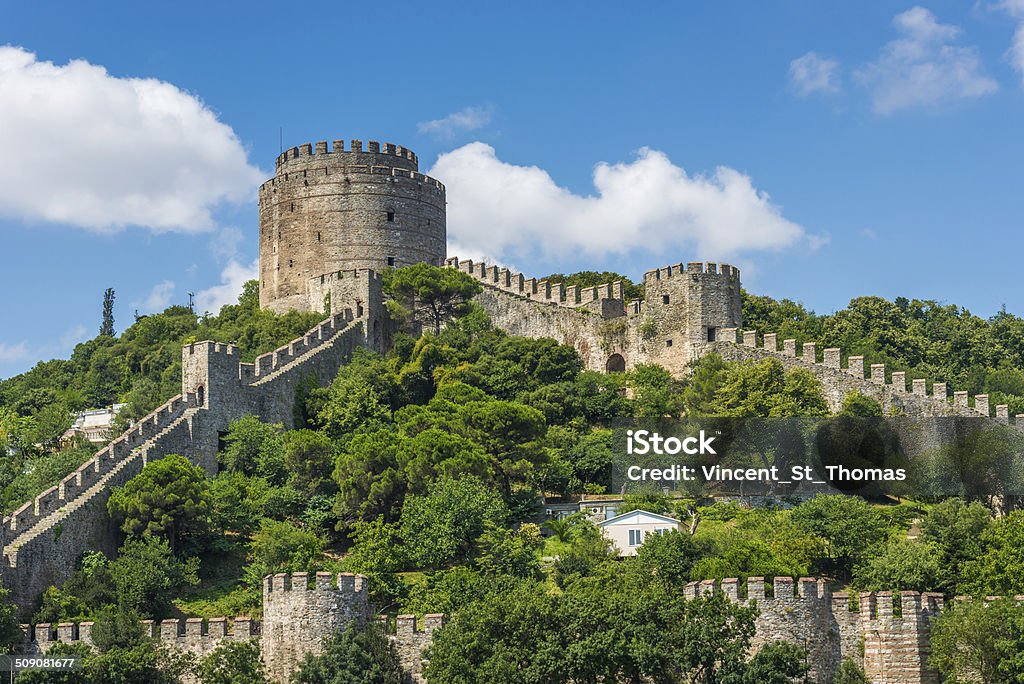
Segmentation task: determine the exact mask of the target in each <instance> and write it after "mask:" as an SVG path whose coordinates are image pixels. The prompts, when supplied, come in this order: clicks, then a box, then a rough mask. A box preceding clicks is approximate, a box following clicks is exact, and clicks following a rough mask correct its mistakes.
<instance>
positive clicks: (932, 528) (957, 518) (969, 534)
mask: <svg viewBox="0 0 1024 684" xmlns="http://www.w3.org/2000/svg"><path fill="white" fill-rule="evenodd" d="M992 525H993V522H992V513H991V512H990V511H989V509H988V508H986V507H985V506H984V505H983V504H981V503H979V502H977V501H972V502H970V503H968V502H966V501H964V500H963V499H959V498H953V499H946V500H944V501H941V502H939V503H937V504H935V505H934V506H932V507H931V508H929V509H928V513H927V515H925V516H924V518H923V519H922V520H921V538H922V539H923V540H924V541H927V542H930V543H931V544H934V545H935V546H936V547H937V548H938V550H939V562H940V564H941V567H942V569H943V573H944V575H945V576H946V578H947V582H948V583H949V584H950V585H951V586H950V589H954V590H955V589H956V587H958V586H959V585H960V583H961V582H962V581H963V580H964V579H967V576H966V575H965V574H964V565H965V564H966V563H968V562H969V561H972V560H974V559H976V558H977V557H978V556H980V555H981V554H982V553H983V551H984V549H985V546H984V541H983V540H985V539H986V537H987V535H988V533H989V530H990V529H991V528H992Z"/></svg>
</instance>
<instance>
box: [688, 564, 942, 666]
mask: <svg viewBox="0 0 1024 684" xmlns="http://www.w3.org/2000/svg"><path fill="white" fill-rule="evenodd" d="M716 590H721V591H723V592H724V593H725V594H726V595H727V596H728V597H729V598H730V599H731V600H733V601H736V602H738V603H741V604H743V605H756V607H757V609H758V616H757V623H756V625H757V631H756V633H755V636H754V639H753V644H752V648H753V652H757V650H758V649H760V648H762V647H763V646H765V645H766V644H768V643H771V642H773V641H789V642H791V643H794V644H796V645H798V646H800V647H802V648H804V649H806V652H807V657H808V664H809V665H810V667H811V672H810V681H812V682H817V683H819V684H830V683H831V682H832V680H833V678H834V677H835V673H836V671H837V669H838V668H839V664H840V663H841V662H842V661H843V660H844V659H846V658H850V659H852V660H854V661H855V662H857V663H858V664H860V665H861V667H863V668H864V672H865V674H866V675H867V677H868V680H869V681H870V682H872V684H937V682H938V675H937V673H936V672H935V671H934V670H933V669H931V668H930V667H929V666H928V656H929V655H930V653H931V651H930V647H929V635H930V628H931V627H930V623H931V620H932V619H933V618H934V617H935V616H937V615H938V614H939V613H941V612H942V609H943V605H944V604H943V600H942V595H941V594H928V593H926V594H920V593H918V592H915V591H905V592H902V593H901V594H900V595H899V597H898V600H899V603H898V604H894V603H893V599H894V597H893V594H892V593H890V592H862V593H861V594H859V596H858V597H857V598H858V600H857V602H856V603H854V602H853V601H851V600H850V599H851V597H850V596H849V595H848V594H847V593H845V592H837V593H835V594H832V592H831V591H830V589H829V587H828V584H827V583H826V582H825V581H824V580H821V579H816V578H808V577H805V578H800V579H799V580H797V581H796V582H794V581H793V579H792V578H790V577H776V578H774V581H772V582H766V581H765V578H763V577H749V578H747V581H746V584H745V586H744V585H743V583H741V582H740V581H739V580H738V579H735V578H733V579H724V580H722V581H720V582H719V581H715V580H705V581H703V582H691V583H689V584H688V585H687V586H686V590H685V592H686V595H687V596H697V595H700V594H703V593H705V592H710V591H716ZM896 606H898V607H899V609H898V610H896Z"/></svg>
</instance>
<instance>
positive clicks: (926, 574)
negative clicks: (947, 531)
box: [854, 539, 946, 592]
mask: <svg viewBox="0 0 1024 684" xmlns="http://www.w3.org/2000/svg"><path fill="white" fill-rule="evenodd" d="M854 579H855V583H856V584H857V585H859V586H861V587H863V588H864V589H867V590H868V591H893V592H899V591H904V590H913V591H938V590H940V589H942V587H943V586H944V585H945V583H946V582H945V580H946V576H945V573H944V569H943V567H942V557H941V554H940V550H939V548H938V546H936V545H935V544H932V543H929V542H921V541H917V540H912V539H897V540H895V541H892V542H890V543H889V544H887V545H886V546H885V547H883V548H882V549H881V550H880V552H879V553H878V554H877V555H872V556H871V557H870V558H868V559H867V561H866V562H865V564H864V565H862V566H860V567H858V568H857V569H856V570H855V577H854Z"/></svg>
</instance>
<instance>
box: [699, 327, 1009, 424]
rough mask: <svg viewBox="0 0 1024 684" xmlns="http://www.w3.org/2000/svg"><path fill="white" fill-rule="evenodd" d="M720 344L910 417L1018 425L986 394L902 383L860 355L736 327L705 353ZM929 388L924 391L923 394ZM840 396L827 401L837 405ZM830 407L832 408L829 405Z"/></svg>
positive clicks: (902, 376) (899, 374)
mask: <svg viewBox="0 0 1024 684" xmlns="http://www.w3.org/2000/svg"><path fill="white" fill-rule="evenodd" d="M724 345H730V346H736V347H740V348H741V350H756V351H754V352H752V353H753V354H754V355H756V354H757V353H758V352H761V353H767V354H768V355H771V356H774V357H777V358H781V359H783V361H784V362H786V363H790V364H799V365H804V366H807V367H809V369H810V370H812V371H814V372H815V374H816V375H818V376H819V377H822V376H825V375H829V376H833V377H840V378H841V377H847V378H849V379H850V382H849V383H847V384H848V385H849V388H850V389H857V390H858V391H861V392H862V393H864V394H866V395H868V396H872V397H874V398H876V399H878V400H879V401H881V402H882V403H883V405H886V406H889V407H893V406H895V407H898V408H903V409H905V410H908V411H911V412H912V414H913V415H924V416H965V417H982V418H994V419H995V420H997V421H999V422H1001V423H1004V424H1007V425H1010V424H1015V425H1018V426H1020V427H1024V415H1017V416H1015V417H1014V419H1013V420H1012V421H1011V418H1010V414H1009V406H1007V405H1005V404H1000V405H998V406H995V407H992V406H991V405H990V402H989V395H987V394H979V395H975V396H973V397H971V396H969V395H968V393H967V392H964V391H953V392H950V390H949V387H948V386H947V383H945V382H931V381H929V380H927V379H925V378H914V379H912V380H911V381H910V384H909V386H908V384H907V374H906V372H905V371H890V370H887V368H886V366H885V364H882V363H875V364H870V365H869V366H868V367H867V368H865V363H864V357H863V356H860V355H844V354H843V351H842V349H840V348H838V347H829V348H827V349H823V350H820V351H819V349H818V347H817V344H816V343H814V342H805V343H803V344H801V345H798V344H797V340H795V339H785V340H782V341H781V347H780V344H779V339H778V335H777V334H776V333H763V334H762V333H759V332H758V331H756V330H742V331H741V330H740V329H739V328H723V329H722V330H720V331H719V333H718V338H717V340H716V344H715V345H709V347H717V348H715V349H711V350H713V351H719V352H721V350H722V348H723V346H724ZM929 390H930V391H929ZM843 398H845V395H844V396H838V395H837V396H836V397H832V398H831V400H830V405H831V404H834V403H835V402H834V399H838V401H839V403H841V402H842V399H843ZM832 408H833V409H835V408H838V406H832Z"/></svg>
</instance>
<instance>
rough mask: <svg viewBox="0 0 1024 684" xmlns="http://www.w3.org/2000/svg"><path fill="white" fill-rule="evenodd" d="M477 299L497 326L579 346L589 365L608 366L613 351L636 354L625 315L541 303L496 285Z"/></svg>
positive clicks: (630, 357)
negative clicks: (604, 315)
mask: <svg viewBox="0 0 1024 684" xmlns="http://www.w3.org/2000/svg"><path fill="white" fill-rule="evenodd" d="M475 301H476V302H477V303H478V304H480V305H481V306H482V307H483V308H484V310H485V311H487V313H488V315H489V316H490V317H491V320H492V321H493V322H494V325H495V327H498V328H500V329H501V330H504V331H505V332H507V333H508V334H510V335H523V336H525V337H534V338H537V337H550V338H553V339H555V340H557V341H559V342H561V343H563V344H567V345H569V346H571V347H573V348H575V349H576V351H577V352H578V353H579V355H580V358H582V359H583V364H584V366H585V367H587V368H589V369H593V370H602V371H603V370H604V369H605V364H606V362H607V360H608V358H609V356H611V355H612V354H616V353H617V354H621V355H622V356H623V357H624V358H625V360H626V362H627V364H631V363H632V360H633V359H634V358H635V357H636V353H635V350H636V346H637V345H636V340H635V339H633V335H632V334H631V331H630V329H629V326H628V325H627V321H626V319H625V318H624V317H620V318H619V319H612V320H611V321H608V320H606V319H603V318H601V317H600V316H599V315H598V314H596V313H584V312H581V311H577V310H574V309H568V308H565V307H561V306H558V305H556V304H540V303H538V302H536V301H532V300H529V299H526V298H524V297H519V296H514V295H511V294H508V293H504V292H501V291H498V290H495V289H492V288H485V289H484V291H483V292H482V293H481V294H479V295H477V297H476V298H475Z"/></svg>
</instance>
